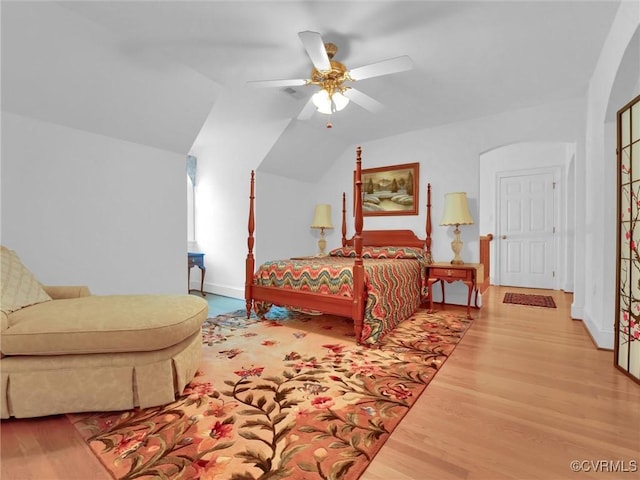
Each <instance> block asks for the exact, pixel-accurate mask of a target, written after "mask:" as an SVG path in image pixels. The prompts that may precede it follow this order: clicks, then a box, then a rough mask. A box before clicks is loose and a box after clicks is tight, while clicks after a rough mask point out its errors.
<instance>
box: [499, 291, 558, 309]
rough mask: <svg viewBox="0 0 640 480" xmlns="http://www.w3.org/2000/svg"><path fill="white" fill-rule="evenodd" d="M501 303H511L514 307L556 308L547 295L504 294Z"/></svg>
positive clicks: (551, 298)
mask: <svg viewBox="0 0 640 480" xmlns="http://www.w3.org/2000/svg"><path fill="white" fill-rule="evenodd" d="M502 303H513V304H515V305H527V306H529V307H546V308H556V302H554V301H553V297H551V296H549V295H534V294H529V293H511V292H507V293H505V294H504V299H503V300H502Z"/></svg>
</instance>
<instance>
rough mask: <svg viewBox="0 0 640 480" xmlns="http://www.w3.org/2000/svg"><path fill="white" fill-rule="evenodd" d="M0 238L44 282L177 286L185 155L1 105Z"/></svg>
mask: <svg viewBox="0 0 640 480" xmlns="http://www.w3.org/2000/svg"><path fill="white" fill-rule="evenodd" d="M1 185H2V192H1V195H2V203H1V205H2V215H1V217H2V218H1V222H2V244H3V245H6V246H8V247H9V248H11V249H14V250H16V251H17V252H18V254H19V255H20V257H21V258H22V260H23V261H24V263H25V264H26V265H27V266H28V267H29V268H30V269H31V270H32V271H33V273H34V274H35V275H36V277H37V278H38V279H39V280H40V281H41V282H43V283H45V284H58V285H60V284H63V285H70V284H71V285H79V284H81V285H87V286H89V288H90V289H91V291H92V292H93V293H95V294H116V293H123V294H130V293H185V292H186V287H187V278H186V277H187V272H186V268H185V265H186V243H187V242H186V238H185V231H186V228H187V224H186V209H187V207H186V184H185V158H184V156H181V155H178V154H175V153H171V152H166V151H163V150H159V149H154V148H151V147H147V146H143V145H139V144H135V143H130V142H127V141H122V140H117V139H113V138H109V137H104V136H101V135H96V134H92V133H87V132H83V131H80V130H75V129H72V128H68V127H63V126H60V125H55V124H50V123H45V122H41V121H38V120H33V119H30V118H26V117H22V116H18V115H14V114H10V113H6V112H3V113H2V178H1Z"/></svg>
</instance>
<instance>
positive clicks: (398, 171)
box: [354, 163, 420, 216]
mask: <svg viewBox="0 0 640 480" xmlns="http://www.w3.org/2000/svg"><path fill="white" fill-rule="evenodd" d="M354 176H355V172H354ZM419 178H420V164H419V163H403V164H401V165H392V166H389V167H377V168H363V169H362V215H363V216H374V215H417V214H418V190H419V189H418V179H419ZM354 187H355V185H354Z"/></svg>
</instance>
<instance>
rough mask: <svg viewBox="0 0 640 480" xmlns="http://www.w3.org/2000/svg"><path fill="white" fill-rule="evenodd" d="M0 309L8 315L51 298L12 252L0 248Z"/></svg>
mask: <svg viewBox="0 0 640 480" xmlns="http://www.w3.org/2000/svg"><path fill="white" fill-rule="evenodd" d="M0 255H1V257H2V263H1V264H0V270H1V272H0V274H1V275H0V293H1V299H0V309H1V310H2V312H4V313H6V314H9V313H11V312H15V311H16V310H20V309H21V308H24V307H28V306H29V305H35V304H36V303H42V302H48V301H49V300H51V297H50V296H49V295H48V294H47V292H45V291H44V289H43V288H42V285H41V284H40V282H38V280H36V278H35V277H34V276H33V274H32V273H31V272H30V271H29V270H28V269H27V267H25V266H24V265H23V264H22V262H21V261H20V258H19V257H18V255H17V254H16V252H14V251H13V250H9V249H8V248H6V247H4V246H3V247H1V252H0Z"/></svg>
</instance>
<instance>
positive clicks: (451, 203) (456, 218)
mask: <svg viewBox="0 0 640 480" xmlns="http://www.w3.org/2000/svg"><path fill="white" fill-rule="evenodd" d="M440 225H444V226H450V225H455V226H456V229H455V230H454V232H453V233H454V234H455V237H454V239H453V241H452V242H451V250H453V254H454V256H453V260H451V263H452V264H453V265H462V264H464V262H463V261H462V258H460V252H461V251H462V245H463V242H462V240H460V229H459V228H458V227H459V226H460V225H473V217H472V216H471V212H469V205H468V203H467V194H466V192H453V193H445V194H444V212H443V213H442V220H440Z"/></svg>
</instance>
